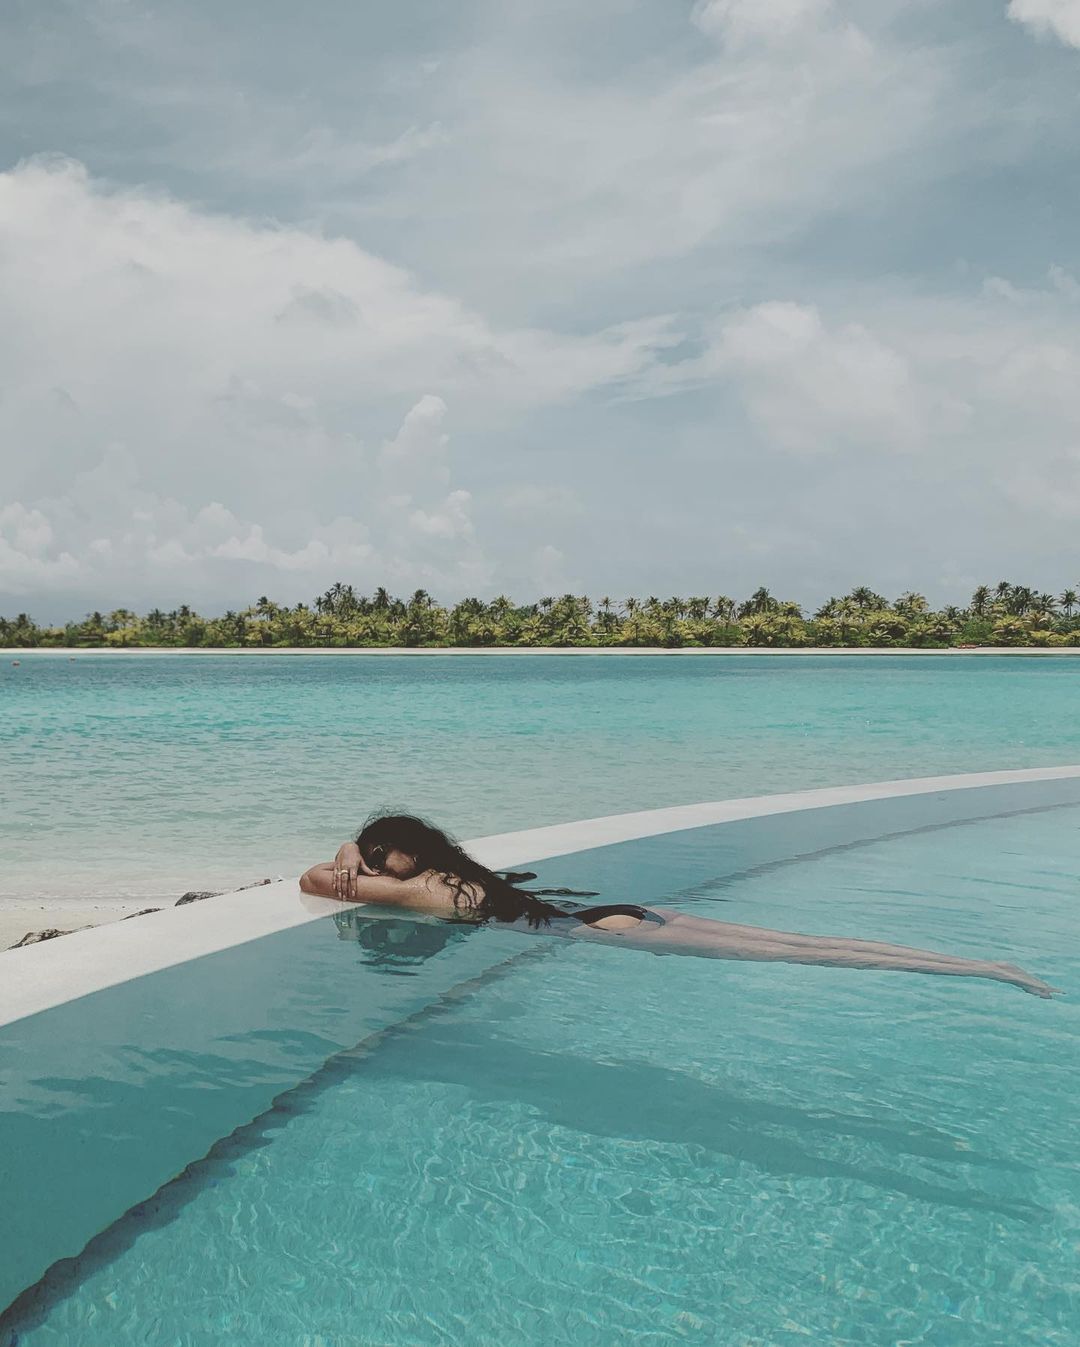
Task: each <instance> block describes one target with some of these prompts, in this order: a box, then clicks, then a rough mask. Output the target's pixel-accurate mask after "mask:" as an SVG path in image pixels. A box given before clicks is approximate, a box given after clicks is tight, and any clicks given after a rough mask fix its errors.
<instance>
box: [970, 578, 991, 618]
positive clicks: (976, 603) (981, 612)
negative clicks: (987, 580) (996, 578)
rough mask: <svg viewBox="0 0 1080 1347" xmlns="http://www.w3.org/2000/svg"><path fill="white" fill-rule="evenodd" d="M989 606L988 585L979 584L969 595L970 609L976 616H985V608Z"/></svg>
mask: <svg viewBox="0 0 1080 1347" xmlns="http://www.w3.org/2000/svg"><path fill="white" fill-rule="evenodd" d="M989 607H990V587H989V586H988V585H979V587H978V589H976V591H975V593H974V594H972V596H971V611H972V612H973V613H974V614H975V616H976V617H985V616H986V610H987V608H989Z"/></svg>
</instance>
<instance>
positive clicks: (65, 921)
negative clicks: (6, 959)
mask: <svg viewBox="0 0 1080 1347" xmlns="http://www.w3.org/2000/svg"><path fill="white" fill-rule="evenodd" d="M175 901H176V899H175V898H171V899H169V902H168V904H163V905H168V906H171V904H172V903H174V902H175ZM156 906H157V904H156V903H154V902H152V901H150V900H144V901H143V902H141V903H140V902H135V901H132V900H121V899H115V900H113V899H108V898H102V899H88V900H86V901H85V902H81V903H72V902H52V901H49V900H48V899H45V898H25V899H24V898H4V899H2V900H0V951H4V950H7V949H9V948H10V947H11V946H12V945H14V944H15V943H16V942H17V941H19V940H21V939H22V938H23V936H24V935H26V933H27V932H28V931H45V930H50V929H52V930H59V931H77V930H81V929H82V928H83V927H84V926H101V925H103V924H104V923H105V922H109V921H122V920H123V918H124V917H126V916H129V915H130V914H131V913H132V912H141V911H143V910H144V909H145V908H147V907H156ZM16 952H17V951H16Z"/></svg>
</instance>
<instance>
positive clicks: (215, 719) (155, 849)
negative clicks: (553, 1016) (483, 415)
mask: <svg viewBox="0 0 1080 1347" xmlns="http://www.w3.org/2000/svg"><path fill="white" fill-rule="evenodd" d="M0 705H2V711H3V714H2V715H0V760H2V761H3V764H4V770H3V774H2V781H0V792H2V795H3V799H2V800H0V804H2V808H0V850H2V851H3V854H4V858H5V865H4V868H3V873H2V874H0V898H2V897H3V896H4V895H9V896H18V897H26V896H35V895H42V896H45V897H50V898H51V897H62V898H79V897H83V896H92V895H102V896H134V897H144V896H145V897H148V898H149V897H155V896H175V895H176V894H177V893H179V892H181V891H182V890H184V889H186V888H192V887H198V888H202V887H208V886H213V885H220V886H224V885H226V884H228V883H231V882H237V883H242V882H244V881H246V880H249V879H252V878H255V877H257V876H259V877H261V876H263V875H267V874H295V873H297V872H298V871H299V870H300V869H301V868H303V867H304V866H305V865H307V864H309V863H310V862H311V860H312V859H314V858H318V857H322V856H324V855H326V854H327V853H328V852H329V848H330V844H331V841H332V839H337V838H340V837H343V836H345V835H346V834H347V833H348V832H349V831H350V830H351V829H352V828H354V827H355V825H356V824H357V822H358V821H359V820H360V819H362V818H363V816H364V815H365V814H366V813H367V812H368V811H369V810H371V809H375V808H378V807H381V806H384V805H390V806H407V807H410V808H413V809H417V810H421V811H424V812H427V813H429V814H431V815H432V816H433V817H435V818H436V819H438V820H439V821H442V822H445V824H446V825H448V826H450V827H451V828H453V829H454V830H456V831H457V832H458V833H459V834H460V835H462V836H476V835H479V834H484V833H494V832H501V831H505V830H508V829H512V828H520V827H530V826H537V825H540V824H544V823H551V822H562V821H566V820H569V819H574V818H582V817H590V816H596V815H603V814H610V813H620V812H623V811H627V810H634V809H646V808H653V807H658V806H663V805H670V804H680V803H688V802H691V801H697V800H707V799H722V798H726V797H730V796H740V795H755V794H760V793H764V792H768V791H782V790H791V789H799V788H804V787H814V786H822V785H832V784H844V783H850V782H857V781H876V780H887V779H892V778H897V777H906V776H924V775H933V774H937V773H951V772H960V771H976V770H993V769H999V768H1001V769H1003V768H1010V767H1027V766H1043V765H1054V764H1059V763H1068V762H1076V761H1080V662H1077V661H1075V660H1071V659H1038V660H1036V659H1015V658H1009V657H1000V658H998V657H983V656H980V657H972V658H961V657H956V656H949V657H944V658H934V657H925V656H918V657H911V656H907V657H905V656H896V657H892V656H887V657H881V656H850V655H845V656H842V657H813V656H805V657H804V656H799V657H786V658H775V657H770V656H737V657H727V658H725V657H701V658H693V659H679V658H674V659H673V658H669V657H665V656H656V657H638V656H626V657H617V656H581V655H575V656H567V657H559V656H546V657H544V658H531V657H528V656H523V657H515V656H506V657H491V656H477V657H468V656H456V657H441V658H423V659H416V658H410V657H407V656H406V657H393V656H389V657H388V656H367V657H365V656H356V655H347V656H342V657H340V658H335V657H316V656H289V657H281V656H267V657H253V656H250V655H248V656H228V655H212V656H190V657H189V656H151V657H146V656H141V655H132V656H114V657H110V658H108V659H95V658H93V657H91V656H86V657H80V658H77V659H76V660H75V661H74V662H71V661H69V659H68V657H67V656H66V655H40V654H37V655H32V656H27V657H25V658H24V659H23V660H22V662H21V664H20V666H19V667H18V668H12V667H11V666H10V663H5V665H4V667H3V668H2V669H0Z"/></svg>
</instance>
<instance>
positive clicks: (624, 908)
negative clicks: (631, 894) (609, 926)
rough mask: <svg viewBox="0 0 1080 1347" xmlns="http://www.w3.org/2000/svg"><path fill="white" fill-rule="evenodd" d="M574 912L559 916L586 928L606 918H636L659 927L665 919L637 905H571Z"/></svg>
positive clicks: (657, 913) (563, 913) (562, 913)
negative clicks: (579, 923)
mask: <svg viewBox="0 0 1080 1347" xmlns="http://www.w3.org/2000/svg"><path fill="white" fill-rule="evenodd" d="M570 906H571V907H573V908H574V909H575V910H574V911H573V912H560V913H559V916H560V917H562V918H564V919H566V920H569V921H577V922H581V924H582V925H584V926H592V925H593V924H594V923H596V922H598V921H603V919H604V918H605V917H636V918H637V919H638V921H651V922H655V923H656V925H658V926H663V924H664V918H663V917H662V916H661V915H660V914H659V912H653V911H650V909H649V908H647V907H641V906H640V905H639V904H637V903H610V904H606V905H603V906H600V907H583V906H581V905H580V904H578V903H571V904H570Z"/></svg>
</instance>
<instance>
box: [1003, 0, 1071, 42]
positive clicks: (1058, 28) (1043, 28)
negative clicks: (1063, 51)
mask: <svg viewBox="0 0 1080 1347" xmlns="http://www.w3.org/2000/svg"><path fill="white" fill-rule="evenodd" d="M1009 18H1010V19H1012V20H1013V21H1014V22H1016V23H1022V24H1024V25H1026V26H1027V27H1028V28H1030V29H1031V30H1032V31H1033V32H1036V33H1039V34H1052V35H1053V36H1054V37H1057V38H1060V39H1061V41H1062V42H1064V43H1066V44H1067V45H1068V46H1070V47H1080V0H1009Z"/></svg>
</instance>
